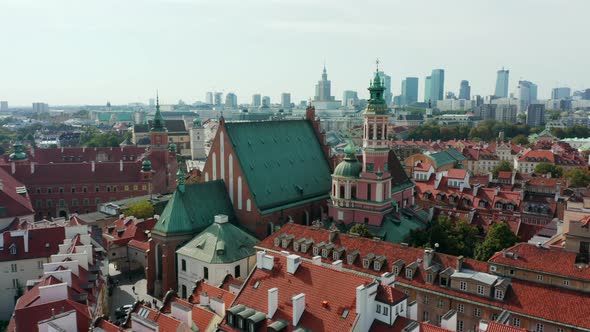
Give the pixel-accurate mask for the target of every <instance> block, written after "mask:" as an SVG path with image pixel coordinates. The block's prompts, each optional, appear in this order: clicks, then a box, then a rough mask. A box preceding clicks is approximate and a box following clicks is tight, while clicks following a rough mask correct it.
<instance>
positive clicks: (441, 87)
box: [430, 69, 445, 104]
mask: <svg viewBox="0 0 590 332" xmlns="http://www.w3.org/2000/svg"><path fill="white" fill-rule="evenodd" d="M444 91H445V71H444V69H433V70H432V74H431V75H430V96H431V97H430V99H431V101H432V103H433V104H436V102H437V101H438V100H443V97H444Z"/></svg>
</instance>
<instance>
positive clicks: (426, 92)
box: [424, 76, 432, 104]
mask: <svg viewBox="0 0 590 332" xmlns="http://www.w3.org/2000/svg"><path fill="white" fill-rule="evenodd" d="M431 81H432V77H430V76H426V79H425V80H424V102H425V103H429V104H430V103H431V98H432V96H431V94H430V90H431Z"/></svg>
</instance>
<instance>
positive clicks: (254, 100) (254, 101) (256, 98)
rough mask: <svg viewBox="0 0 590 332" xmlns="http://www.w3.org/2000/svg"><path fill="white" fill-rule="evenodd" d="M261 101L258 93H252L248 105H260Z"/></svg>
mask: <svg viewBox="0 0 590 332" xmlns="http://www.w3.org/2000/svg"><path fill="white" fill-rule="evenodd" d="M261 103H262V97H261V96H260V94H259V93H257V94H253V95H252V103H251V104H250V106H252V107H258V106H260V104H261Z"/></svg>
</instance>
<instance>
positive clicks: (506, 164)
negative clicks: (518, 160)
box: [492, 160, 512, 178]
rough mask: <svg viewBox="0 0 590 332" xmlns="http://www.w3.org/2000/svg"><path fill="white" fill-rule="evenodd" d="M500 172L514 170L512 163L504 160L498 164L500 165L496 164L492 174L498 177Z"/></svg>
mask: <svg viewBox="0 0 590 332" xmlns="http://www.w3.org/2000/svg"><path fill="white" fill-rule="evenodd" d="M500 172H512V165H511V164H510V162H509V161H507V160H503V161H501V162H500V163H499V164H498V166H496V167H494V168H493V169H492V174H493V175H494V177H495V178H497V177H498V174H499V173H500Z"/></svg>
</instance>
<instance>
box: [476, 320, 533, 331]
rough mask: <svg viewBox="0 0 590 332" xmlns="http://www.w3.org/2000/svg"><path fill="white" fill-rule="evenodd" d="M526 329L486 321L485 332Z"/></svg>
mask: <svg viewBox="0 0 590 332" xmlns="http://www.w3.org/2000/svg"><path fill="white" fill-rule="evenodd" d="M526 331H527V329H524V328H519V327H515V326H510V325H506V324H500V323H496V322H493V321H490V322H489V323H488V328H487V329H486V330H485V332H526Z"/></svg>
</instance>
